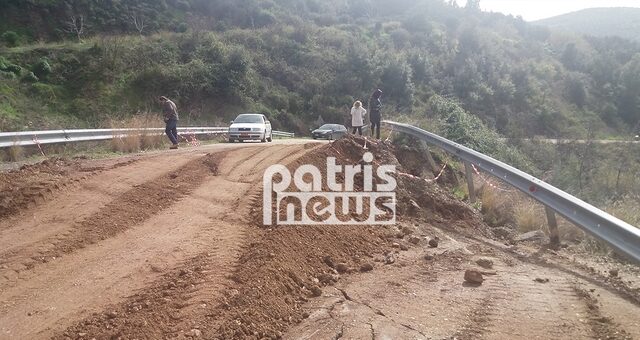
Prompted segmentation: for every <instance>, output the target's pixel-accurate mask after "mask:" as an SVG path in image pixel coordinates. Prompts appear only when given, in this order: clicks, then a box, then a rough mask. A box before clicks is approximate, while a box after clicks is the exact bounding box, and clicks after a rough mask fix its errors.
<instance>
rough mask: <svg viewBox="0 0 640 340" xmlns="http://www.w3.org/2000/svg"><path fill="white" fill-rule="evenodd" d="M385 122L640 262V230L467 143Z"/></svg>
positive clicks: (400, 124) (552, 220)
mask: <svg viewBox="0 0 640 340" xmlns="http://www.w3.org/2000/svg"><path fill="white" fill-rule="evenodd" d="M383 124H385V125H387V126H389V127H391V128H392V129H393V130H395V131H399V132H403V133H406V134H408V135H411V136H413V137H416V138H418V139H421V140H423V141H425V142H426V143H428V144H431V145H434V146H437V147H439V148H441V149H443V150H444V151H446V152H448V153H450V154H452V155H454V156H456V157H458V158H460V159H461V160H463V161H464V162H465V165H466V167H467V172H470V169H469V168H471V166H470V165H471V164H474V165H475V166H476V167H478V168H479V169H482V170H484V171H486V172H487V173H488V174H490V175H492V176H494V177H496V178H498V179H499V180H501V181H504V182H506V183H508V184H510V185H512V186H513V187H515V188H516V189H518V190H520V191H522V192H524V193H525V194H527V195H528V196H530V197H532V198H533V199H535V200H537V201H538V202H540V203H542V204H543V205H545V207H547V211H548V215H547V216H548V217H549V222H550V224H552V223H554V222H555V215H553V211H555V212H556V213H558V214H560V215H562V216H563V217H564V218H566V219H567V220H569V221H571V222H572V223H574V224H575V225H577V226H578V227H580V228H581V229H583V230H585V231H587V232H588V233H590V234H592V235H593V236H595V237H596V238H598V239H600V240H602V241H604V242H606V243H607V244H609V245H610V246H611V247H613V248H614V249H616V250H618V251H620V252H621V253H622V254H625V255H627V256H628V257H629V258H631V259H633V260H635V261H636V262H638V263H640V229H638V228H636V227H634V226H632V225H630V224H628V223H626V222H624V221H622V220H620V219H618V218H616V217H614V216H611V215H610V214H608V213H606V212H604V211H602V210H600V209H598V208H596V207H594V206H592V205H590V204H588V203H586V202H584V201H582V200H580V199H578V198H576V197H574V196H571V195H569V194H568V193H566V192H564V191H562V190H560V189H558V188H556V187H554V186H552V185H550V184H547V183H545V182H544V181H542V180H540V179H537V178H535V177H533V176H531V175H529V174H527V173H525V172H523V171H520V170H518V169H516V168H514V167H512V166H510V165H507V164H505V163H503V162H500V161H498V160H495V159H493V158H491V157H489V156H486V155H484V154H481V153H479V152H477V151H474V150H472V149H470V148H467V147H465V146H463V145H460V144H458V143H454V142H452V141H450V140H448V139H445V138H443V137H440V136H438V135H436V134H433V133H430V132H427V131H425V130H422V129H420V128H417V127H415V126H411V125H408V124H403V123H397V122H392V121H383ZM470 191H472V190H470ZM549 209H551V210H552V211H551V210H549ZM549 213H551V215H549Z"/></svg>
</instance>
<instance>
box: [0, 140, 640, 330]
mask: <svg viewBox="0 0 640 340" xmlns="http://www.w3.org/2000/svg"><path fill="white" fill-rule="evenodd" d="M358 143H359V142H358V141H355V142H354V141H346V142H336V143H334V144H331V145H328V144H324V143H322V144H318V143H309V142H305V141H288V142H282V141H281V142H275V143H272V144H268V145H267V144H244V145H240V144H233V145H231V144H224V145H211V146H202V147H198V148H188V149H184V150H182V149H181V150H179V151H176V152H165V151H163V152H156V153H151V154H147V155H137V156H130V157H125V158H122V159H112V160H102V161H88V160H86V161H78V162H68V161H67V162H62V161H58V162H57V163H55V162H54V163H52V164H48V165H46V169H45V168H37V167H36V168H26V169H23V170H22V172H24V173H25V174H26V175H25V176H27V177H28V178H27V179H25V178H20V177H19V176H20V174H21V173H22V172H18V173H15V174H13V175H12V174H10V175H11V176H14V177H8V178H10V180H8V181H10V182H11V183H13V184H11V185H9V186H8V187H7V188H8V189H5V191H6V192H5V194H4V195H3V196H1V197H5V198H4V199H10V198H12V197H13V198H16V199H15V200H14V201H10V200H9V201H7V202H8V203H6V202H5V203H3V207H5V208H4V210H2V211H0V212H2V213H4V215H5V217H3V218H2V220H1V221H0V339H48V338H57V339H92V338H96V339H136V338H137V339H187V338H189V339H193V338H211V339H226V338H238V339H239V338H252V339H262V338H274V339H276V338H287V339H338V338H343V339H369V338H371V339H453V338H455V339H478V338H487V339H528V338H536V339H550V338H553V339H556V338H558V339H565V338H566V339H569V338H576V339H581V338H592V339H606V338H610V339H635V338H638V339H640V324H639V322H640V321H639V320H640V319H638V318H637V315H638V312H639V311H640V308H639V305H640V299H639V298H638V296H640V294H639V293H640V291H639V290H638V288H639V286H638V283H639V282H638V281H640V275H639V273H640V272H639V271H638V269H637V267H634V266H626V267H625V266H621V265H617V264H613V265H604V264H603V265H602V266H601V268H600V267H599V268H596V269H593V268H589V264H584V263H581V262H579V261H578V262H575V260H571V256H572V255H571V254H569V253H563V252H562V251H559V252H544V251H540V247H539V246H538V245H531V244H523V245H515V246H513V245H509V246H507V245H505V244H504V242H497V241H496V240H495V239H493V238H492V237H490V235H489V234H488V232H487V228H488V227H487V226H486V225H484V224H483V223H482V221H481V220H482V219H481V217H479V216H478V214H477V212H474V211H473V209H472V208H470V207H469V206H467V205H466V204H464V203H462V202H460V201H457V200H456V199H455V198H454V197H452V196H451V194H449V191H448V190H446V189H445V190H443V189H441V188H440V187H439V185H438V184H435V183H432V184H425V183H424V182H405V181H401V182H400V186H399V198H398V200H399V205H400V206H399V212H400V216H399V222H398V225H397V226H394V227H385V228H382V227H375V228H373V227H339V228H331V227H326V228H325V227H305V228H299V227H295V228H294V227H292V228H276V229H265V228H262V227H260V226H259V225H258V223H257V222H256V216H259V213H260V212H261V211H260V209H261V205H262V200H261V188H262V174H263V171H264V169H266V168H267V167H268V166H270V165H272V164H296V162H298V163H299V164H308V163H312V164H315V162H322V161H324V159H325V157H326V156H331V155H334V156H338V157H342V158H343V159H344V160H345V161H346V162H347V163H346V164H355V163H356V162H357V161H358V160H359V159H361V157H362V153H363V152H364V150H363V149H362V148H361V147H360V146H359V144H358ZM369 150H370V151H371V152H373V153H374V154H376V157H378V156H381V157H382V156H384V157H386V159H385V161H388V162H395V163H399V165H400V166H403V164H405V166H406V161H407V160H406V159H405V160H403V159H399V160H396V159H395V158H394V157H395V156H394V155H393V154H392V153H391V151H389V150H391V147H390V146H388V145H386V144H384V143H378V144H376V143H371V144H370V145H369ZM411 157H412V156H409V157H408V159H409V160H410V161H411V162H410V163H412V164H414V163H416V164H419V163H420V162H419V161H418V162H416V161H415V159H412V158H411ZM405 158H407V157H405ZM52 169H54V170H52ZM56 169H57V170H56ZM45 170H46V171H45ZM405 170H406V169H405ZM406 171H409V170H406ZM448 176H451V175H450V174H446V175H445V176H444V178H447V177H448ZM29 179H32V180H33V181H35V179H37V181H36V183H35V184H34V183H31V184H30V185H29V186H28V188H27V187H23V186H21V185H23V182H25V183H27V182H28V181H29ZM27 184H28V183H27ZM25 185H26V184H25ZM25 188H27V189H28V190H27V189H25ZM1 197H0V198H1ZM15 202H17V203H15ZM258 220H259V219H258ZM407 231H408V232H407ZM435 236H438V237H439V239H440V240H441V241H440V245H439V247H437V248H430V247H429V246H428V245H427V241H428V240H429V239H430V238H433V237H435ZM412 237H413V238H412ZM425 256H426V259H425ZM390 258H391V259H392V260H389V259H390ZM479 258H488V259H491V261H492V262H493V268H491V269H490V270H489V269H487V270H486V275H485V280H486V281H485V282H484V284H483V285H481V286H470V285H467V284H465V283H464V281H463V280H462V275H463V273H464V270H465V269H466V268H471V267H474V268H477V266H475V261H476V260H477V259H479ZM572 261H573V262H572ZM337 264H339V265H337ZM365 265H370V267H371V268H374V269H373V270H371V271H369V269H366V270H362V271H363V272H362V273H360V270H359V269H360V268H365V267H366V266H365ZM340 266H343V267H344V268H342V269H341V268H340ZM612 266H615V268H618V267H619V268H621V270H620V272H619V274H618V275H617V276H616V277H615V278H607V277H606V275H607V274H606V270H609V269H611V268H612ZM345 268H347V269H345Z"/></svg>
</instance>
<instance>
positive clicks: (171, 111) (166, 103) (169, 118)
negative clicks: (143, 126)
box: [160, 96, 178, 149]
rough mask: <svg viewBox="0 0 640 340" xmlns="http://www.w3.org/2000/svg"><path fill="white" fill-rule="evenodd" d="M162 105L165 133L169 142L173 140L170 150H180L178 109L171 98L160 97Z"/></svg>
mask: <svg viewBox="0 0 640 340" xmlns="http://www.w3.org/2000/svg"><path fill="white" fill-rule="evenodd" d="M160 104H162V112H163V113H164V122H165V123H166V128H165V130H164V131H165V132H166V134H167V137H169V140H171V144H172V145H171V147H170V149H177V148H178V107H177V106H176V104H175V103H174V102H172V101H171V100H169V98H167V97H165V96H162V97H160Z"/></svg>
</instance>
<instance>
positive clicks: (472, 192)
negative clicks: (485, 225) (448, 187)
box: [464, 162, 476, 203]
mask: <svg viewBox="0 0 640 340" xmlns="http://www.w3.org/2000/svg"><path fill="white" fill-rule="evenodd" d="M464 169H465V174H466V175H467V188H468V189H469V202H471V203H476V188H475V185H474V184H473V167H472V166H471V163H469V162H464Z"/></svg>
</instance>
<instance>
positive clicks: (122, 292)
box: [0, 143, 307, 339]
mask: <svg viewBox="0 0 640 340" xmlns="http://www.w3.org/2000/svg"><path fill="white" fill-rule="evenodd" d="M306 151H307V149H306V148H305V146H304V145H303V144H300V143H297V144H294V143H291V144H287V143H281V144H276V145H270V146H264V145H255V146H246V145H245V146H244V147H241V148H240V147H235V146H233V147H231V148H230V147H229V146H226V145H223V146H217V147H204V148H201V149H198V150H194V151H180V152H176V153H162V154H158V155H152V156H150V157H137V158H131V159H130V162H128V164H125V165H118V164H120V163H115V164H107V165H105V168H104V170H102V171H101V172H99V173H97V174H95V175H93V176H92V177H90V178H88V179H86V180H84V181H81V182H80V183H79V184H77V185H75V186H74V187H71V188H68V189H66V190H64V191H61V192H59V193H57V194H56V195H55V197H50V198H48V199H47V200H46V201H45V202H42V203H41V204H38V205H37V206H36V207H32V208H30V209H26V210H25V211H23V212H22V213H21V214H19V215H16V216H12V217H10V218H7V219H3V220H2V222H0V244H2V247H0V266H1V268H2V269H0V338H15V339H27V338H29V339H38V338H48V337H50V336H51V335H52V334H55V333H56V332H57V331H60V330H63V329H65V328H66V327H68V326H69V325H71V324H72V323H73V322H75V321H77V320H79V319H81V318H82V317H83V316H86V315H89V314H90V313H92V312H98V311H101V310H103V309H104V308H105V307H107V306H108V305H111V304H115V303H118V302H121V301H123V299H125V298H126V297H128V296H130V295H132V294H133V293H135V292H136V291H138V290H140V289H142V288H144V287H145V286H146V285H149V284H150V283H152V282H154V280H156V279H158V278H159V277H160V275H162V274H163V273H164V272H165V271H166V270H168V269H172V268H175V267H176V266H179V265H180V264H181V263H182V262H183V261H185V260H188V259H191V258H193V257H195V256H197V255H200V254H202V253H209V254H211V255H212V257H213V258H214V259H215V262H216V268H217V269H216V274H215V275H216V276H219V277H224V275H225V274H227V273H228V270H229V269H230V268H232V267H233V264H234V259H235V258H236V257H237V255H238V251H240V249H241V247H242V245H243V240H244V237H243V235H244V233H245V229H246V228H247V226H248V225H247V220H246V217H247V216H248V208H249V206H250V203H251V200H252V195H254V194H255V193H256V192H257V186H258V185H259V184H261V179H262V170H264V169H265V168H266V167H267V166H269V165H272V164H276V163H280V162H287V161H288V160H290V159H295V158H296V157H298V156H300V155H301V154H303V153H305V152H306ZM107 163H108V162H107ZM213 290H215V289H213ZM207 298H208V299H209V298H213V297H212V296H209V297H207Z"/></svg>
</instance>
